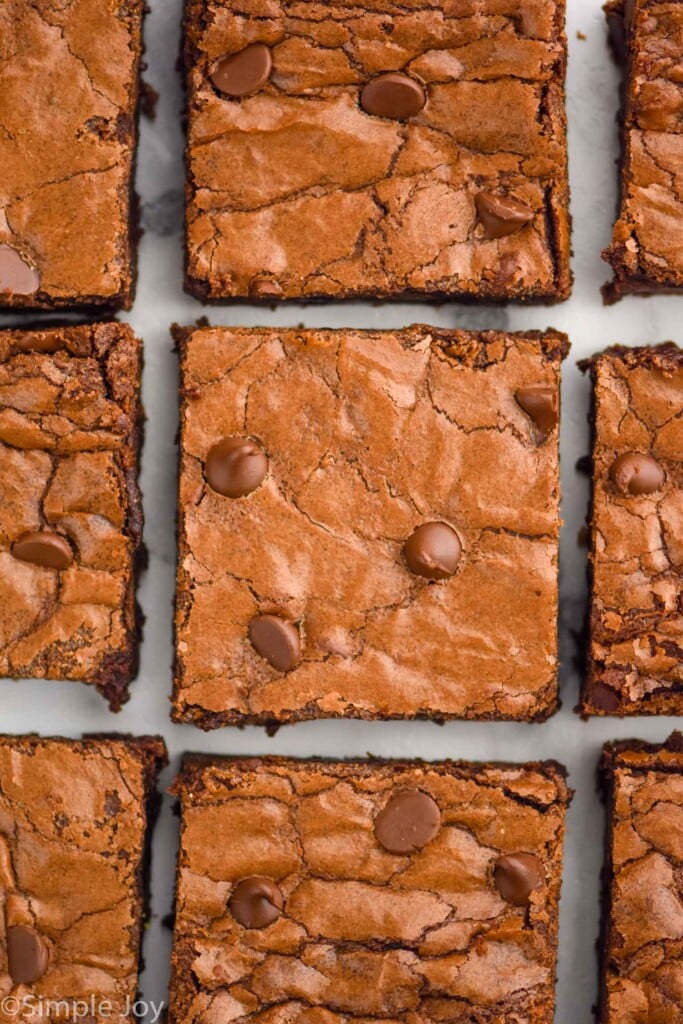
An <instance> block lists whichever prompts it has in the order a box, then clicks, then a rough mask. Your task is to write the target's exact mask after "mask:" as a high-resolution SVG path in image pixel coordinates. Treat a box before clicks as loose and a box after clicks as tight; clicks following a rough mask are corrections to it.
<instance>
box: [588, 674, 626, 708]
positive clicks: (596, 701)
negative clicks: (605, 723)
mask: <svg viewBox="0 0 683 1024" xmlns="http://www.w3.org/2000/svg"><path fill="white" fill-rule="evenodd" d="M588 696H589V701H590V703H591V704H592V706H593V707H594V708H597V710H598V711H606V712H607V714H612V712H613V711H618V710H619V705H620V703H621V701H620V699H619V694H618V693H617V691H616V690H614V689H612V687H611V686H607V684H606V683H602V682H600V681H599V680H598V681H597V682H595V683H593V685H592V686H591V688H590V690H589V694H588Z"/></svg>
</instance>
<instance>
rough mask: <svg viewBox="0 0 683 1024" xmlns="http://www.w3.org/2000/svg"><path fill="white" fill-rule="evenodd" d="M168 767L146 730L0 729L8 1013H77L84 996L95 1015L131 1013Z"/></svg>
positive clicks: (0, 878) (1, 959) (0, 985)
mask: <svg viewBox="0 0 683 1024" xmlns="http://www.w3.org/2000/svg"><path fill="white" fill-rule="evenodd" d="M165 763H166V749H165V747H164V742H163V740H162V739H160V738H159V737H153V736H143V737H140V738H135V739H133V738H130V737H123V736H121V737H116V736H111V737H95V736H93V737H88V738H85V739H83V740H80V741H79V740H66V739H41V738H39V737H37V736H2V737H0V992H1V993H2V995H3V997H4V998H5V1000H7V999H9V1000H14V1001H15V1002H14V1005H15V1006H17V1009H16V1010H15V1011H14V1013H13V1012H12V1010H11V1009H10V1005H9V1004H7V1003H6V1002H4V1001H3V1005H2V1010H3V1020H7V1021H10V1020H13V1019H22V1020H26V1019H30V1018H32V1017H35V1018H38V1019H42V1020H59V1019H62V1020H65V1019H66V1020H69V1019H70V1020H78V1019H84V1018H85V1013H84V1010H83V1006H84V1004H85V1006H86V1007H87V1010H88V1014H87V1019H88V1020H90V1021H97V1020H101V1021H105V1020H118V1021H130V1022H131V1024H133V1022H134V1021H135V1020H136V1019H137V1018H136V1017H135V1014H134V1013H133V1010H132V1005H133V1003H134V1002H135V996H136V992H137V987H138V972H139V966H140V946H141V939H142V929H143V924H144V920H145V917H146V912H147V882H148V878H147V875H148V866H149V863H148V862H149V842H150V837H151V830H152V825H153V822H154V818H155V816H156V810H157V805H158V795H157V792H156V785H155V783H156V778H157V774H158V772H159V771H160V769H161V768H162V767H163V765H164V764H165ZM24 1001H25V1012H23V1013H20V1010H19V1006H22V1005H24ZM57 1001H58V1002H59V1009H55V1005H56V1002H57ZM69 1007H74V1008H75V1009H74V1016H71V1015H70V1011H69ZM76 1007H80V1008H81V1009H80V1013H79V1012H77V1009H76ZM31 1010H32V1011H33V1012H29V1011H31ZM39 1011H42V1012H41V1013H39ZM5 1014H7V1015H6V1016H5Z"/></svg>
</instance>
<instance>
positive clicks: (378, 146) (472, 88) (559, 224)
mask: <svg viewBox="0 0 683 1024" xmlns="http://www.w3.org/2000/svg"><path fill="white" fill-rule="evenodd" d="M564 8H565V5H564V0H481V2H477V3H472V2H471V0H466V2H464V3H460V4H454V3H453V2H452V0H434V2H433V3H430V4H424V5H423V4H416V3H410V4H405V3H399V2H397V0H372V2H370V0H358V2H354V3H352V4H349V3H345V2H340V0H329V2H327V3H323V2H322V0H251V2H250V3H249V4H248V5H246V6H245V5H241V6H240V5H237V6H236V5H234V4H232V3H231V2H230V0H185V69H186V82H187V123H188V141H187V188H186V198H187V237H186V242H187V250H186V287H187V290H188V291H189V292H191V293H192V294H193V295H195V296H196V297H197V298H199V299H201V300H226V299H242V300H244V299H249V300H250V301H252V302H258V301H261V302H266V303H272V302H273V301H275V300H278V299H304V300H314V299H348V298H357V297H370V298H375V299H376V298H380V299H388V298H392V299H396V298H411V297H419V298H423V299H424V298H437V299H443V298H448V297H450V298H459V299H467V298H472V299H476V298H484V299H488V300H501V301H502V300H507V299H522V300H546V301H555V300H559V299H566V298H567V296H568V295H569V292H570V288H571V273H570V269H569V215H568V202H569V188H568V179H567V145H566V126H565V112H564V79H565V63H566V38H565V33H564V16H565V9H564Z"/></svg>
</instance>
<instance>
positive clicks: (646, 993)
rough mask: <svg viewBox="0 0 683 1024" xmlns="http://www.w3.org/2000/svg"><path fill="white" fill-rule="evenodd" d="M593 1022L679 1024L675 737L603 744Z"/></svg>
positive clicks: (681, 767) (680, 833)
mask: <svg viewBox="0 0 683 1024" xmlns="http://www.w3.org/2000/svg"><path fill="white" fill-rule="evenodd" d="M600 776H601V782H602V785H603V787H604V792H605V797H606V801H607V849H606V858H605V861H606V862H605V869H604V873H603V884H604V888H603V915H604V916H603V928H602V941H601V960H602V966H601V972H600V988H601V992H600V1007H599V1011H598V1024H627V1022H631V1021H633V1022H634V1024H635V1022H636V1021H638V1022H642V1024H659V1022H661V1024H683V959H682V957H681V936H683V907H682V904H681V859H682V851H683V845H682V838H683V735H681V733H674V734H673V735H672V736H671V737H670V738H669V740H668V741H667V742H666V743H664V744H663V745H661V746H657V745H654V744H648V743H641V742H638V741H637V740H627V741H625V742H621V743H608V744H607V745H606V746H605V749H604V753H603V758H602V762H601V766H600Z"/></svg>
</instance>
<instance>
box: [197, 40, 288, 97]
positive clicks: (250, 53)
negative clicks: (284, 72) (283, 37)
mask: <svg viewBox="0 0 683 1024" xmlns="http://www.w3.org/2000/svg"><path fill="white" fill-rule="evenodd" d="M272 70H273V55H272V53H271V52H270V47H269V46H266V45H265V43H252V44H251V46H245V48H244V49H243V50H240V51H239V53H231V54H230V55H229V56H228V57H223V59H222V60H221V61H220V62H219V63H218V64H217V65H216V67H215V68H214V70H213V71H212V73H211V81H212V82H213V84H214V85H215V86H216V88H217V89H218V90H219V91H220V92H222V93H224V94H225V95H226V96H235V97H240V96H249V95H250V94H251V93H255V92H258V91H259V89H262V88H263V86H264V85H265V84H266V82H267V81H268V79H269V78H270V73H271V71H272Z"/></svg>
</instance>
